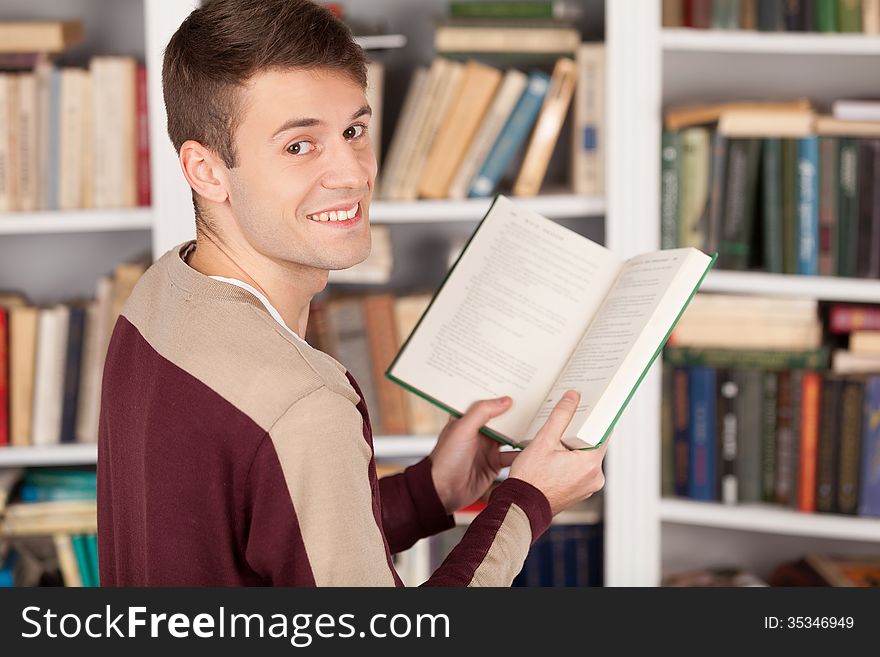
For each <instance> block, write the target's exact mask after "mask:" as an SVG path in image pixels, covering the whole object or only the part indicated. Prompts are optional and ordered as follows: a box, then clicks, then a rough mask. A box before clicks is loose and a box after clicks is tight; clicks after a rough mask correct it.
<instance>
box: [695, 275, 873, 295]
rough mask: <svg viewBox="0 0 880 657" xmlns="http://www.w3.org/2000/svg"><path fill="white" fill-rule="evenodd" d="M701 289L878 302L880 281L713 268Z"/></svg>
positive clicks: (705, 290)
mask: <svg viewBox="0 0 880 657" xmlns="http://www.w3.org/2000/svg"><path fill="white" fill-rule="evenodd" d="M700 290H701V291H703V292H729V293H738V294H761V295H771V296H781V297H802V298H809V299H821V300H824V301H854V302H864V303H880V280H876V279H859V278H840V277H834V276H796V275H792V274H765V273H762V272H739V271H720V270H716V271H710V272H709V275H708V276H706V280H705V281H703V285H702V286H700Z"/></svg>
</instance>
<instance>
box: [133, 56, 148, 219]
mask: <svg viewBox="0 0 880 657" xmlns="http://www.w3.org/2000/svg"><path fill="white" fill-rule="evenodd" d="M135 81H136V86H135V108H136V109H137V204H138V205H140V206H149V205H150V203H151V200H150V129H149V123H148V121H147V69H146V68H144V67H143V66H138V68H137V73H136V77H135Z"/></svg>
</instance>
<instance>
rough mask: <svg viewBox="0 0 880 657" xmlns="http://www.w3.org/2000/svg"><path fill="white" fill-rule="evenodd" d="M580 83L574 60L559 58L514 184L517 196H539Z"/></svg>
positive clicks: (514, 191)
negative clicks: (577, 83)
mask: <svg viewBox="0 0 880 657" xmlns="http://www.w3.org/2000/svg"><path fill="white" fill-rule="evenodd" d="M576 82H577V65H576V64H575V63H574V60H573V59H569V58H567V57H562V58H560V59H558V60H557V61H556V65H555V66H554V67H553V74H552V75H551V76H550V87H549V89H547V94H546V95H545V96H544V102H543V104H542V105H541V111H540V112H539V113H538V118H537V120H536V121H535V129H534V131H533V132H532V136H531V139H530V140H529V145H528V147H527V148H526V152H525V155H524V156H523V161H522V164H521V165H520V169H519V173H518V174H517V177H516V180H515V181H514V183H513V193H514V194H516V195H517V196H535V195H536V194H537V193H538V192H539V191H540V189H541V185H542V183H543V182H544V176H545V175H546V173H547V167H548V165H549V164H550V157H551V156H552V155H553V149H554V148H555V146H556V142H557V141H558V139H559V133H560V132H561V130H562V124H563V122H564V121H565V117H566V115H567V114H568V107H569V105H570V104H571V98H572V95H573V94H574V88H575V84H576Z"/></svg>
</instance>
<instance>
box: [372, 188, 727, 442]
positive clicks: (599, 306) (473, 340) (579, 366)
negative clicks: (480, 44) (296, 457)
mask: <svg viewBox="0 0 880 657" xmlns="http://www.w3.org/2000/svg"><path fill="white" fill-rule="evenodd" d="M714 262H715V256H714V255H713V256H712V257H710V256H708V255H706V254H705V253H702V252H701V251H698V250H697V249H694V248H685V249H669V250H664V251H655V252H653V253H646V254H643V255H638V256H635V257H633V258H630V259H629V260H624V259H623V258H621V257H619V256H617V255H616V254H614V253H612V252H611V251H610V250H609V249H606V248H605V247H603V246H601V245H599V244H597V243H595V242H593V241H591V240H589V239H587V238H586V237H583V236H581V235H579V234H577V233H575V232H574V231H571V230H569V229H567V228H565V227H563V226H560V225H559V224H557V223H555V222H553V221H551V220H549V219H547V218H545V217H542V216H541V215H539V214H537V213H535V212H532V211H530V210H528V209H525V208H522V207H520V206H518V205H516V204H515V203H513V202H512V201H511V200H510V199H508V198H506V197H504V196H497V197H496V198H495V202H494V203H493V204H492V207H491V208H490V209H489V212H488V213H487V214H486V216H485V217H484V218H483V220H482V221H481V222H480V225H479V226H478V227H477V229H476V230H475V231H474V233H473V235H472V236H471V238H470V240H469V241H468V243H467V244H466V245H465V248H464V250H463V251H462V253H461V255H460V256H459V258H458V260H457V261H456V262H455V264H454V265H453V266H452V268H451V269H450V271H449V274H448V275H447V277H446V279H445V280H444V282H443V284H442V285H441V286H440V289H439V290H438V291H437V292H436V293H435V295H434V298H433V300H432V301H431V304H430V306H428V309H427V310H426V311H425V313H424V315H422V318H421V319H420V320H419V323H418V324H417V325H416V327H415V329H413V332H412V333H411V334H410V336H409V338H408V339H407V341H406V342H405V343H404V345H403V347H401V349H400V352H399V353H398V354H397V356H396V358H395V359H394V361H393V362H392V363H391V365H390V366H389V368H388V371H387V372H386V373H385V375H386V376H387V377H388V378H389V379H391V380H392V381H395V382H396V383H398V384H400V385H402V386H404V387H405V388H407V389H409V390H410V391H411V392H414V393H416V394H417V395H420V396H421V397H424V398H425V399H427V400H428V401H430V402H432V403H434V404H436V405H437V406H440V407H441V408H443V409H445V410H446V411H448V412H449V413H451V414H453V415H456V416H461V415H462V414H463V413H464V411H465V410H467V408H468V407H469V406H470V405H471V404H472V403H473V402H475V401H477V400H479V399H487V398H492V397H500V396H502V395H509V396H510V397H511V398H512V400H513V403H512V404H511V406H510V408H508V410H507V411H506V412H505V413H503V414H502V415H500V416H498V417H496V418H494V419H492V420H491V421H490V422H489V423H488V424H487V425H486V426H485V427H483V429H481V431H482V432H483V433H485V434H487V435H489V436H491V437H493V438H495V439H496V440H499V441H501V442H504V443H507V444H510V445H513V446H515V447H523V446H525V444H527V443H528V442H529V441H530V440H531V439H532V438H534V436H535V434H536V433H537V432H538V430H539V429H540V428H541V427H542V426H543V424H544V422H545V421H546V420H547V418H548V417H549V415H550V412H551V411H552V410H553V407H554V406H555V405H556V404H557V402H558V401H559V400H560V398H561V397H562V395H563V394H564V393H565V391H566V390H568V389H570V388H573V389H576V390H578V391H579V392H580V394H581V400H580V404H579V406H578V409H577V412H576V414H575V416H574V418H573V419H572V422H571V424H570V425H569V428H568V432H567V434H566V436H565V437H564V438H563V442H564V444H565V445H566V446H567V447H569V448H570V449H583V448H590V447H595V446H598V445H600V444H601V443H603V442H604V441H605V439H606V438H607V437H608V435H609V434H610V433H611V430H612V428H613V427H614V424H615V423H616V422H617V419H618V418H619V417H620V414H621V413H622V412H623V409H624V408H625V407H626V404H627V403H628V402H629V399H630V398H631V397H632V395H633V393H634V392H635V390H636V388H637V387H638V384H639V383H640V382H641V380H642V378H644V376H645V373H646V372H647V371H648V368H649V367H650V366H651V363H652V362H653V361H654V359H655V358H656V357H657V355H658V354H659V353H660V350H661V349H662V348H663V345H664V343H665V342H666V340H667V339H668V337H669V334H670V333H671V332H672V328H673V327H674V326H675V323H676V322H677V321H678V318H679V317H680V316H681V313H682V312H683V311H684V309H685V307H686V306H687V304H688V302H689V301H690V300H691V298H692V297H693V295H694V294H695V293H696V291H697V288H698V287H699V286H700V283H701V282H702V280H703V277H704V276H705V275H706V272H708V271H709V269H710V268H711V266H712V264H713V263H714Z"/></svg>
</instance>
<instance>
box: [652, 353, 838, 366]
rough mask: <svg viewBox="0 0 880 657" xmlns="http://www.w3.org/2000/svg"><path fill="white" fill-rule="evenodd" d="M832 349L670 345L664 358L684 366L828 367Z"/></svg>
mask: <svg viewBox="0 0 880 657" xmlns="http://www.w3.org/2000/svg"><path fill="white" fill-rule="evenodd" d="M829 354H830V351H829V349H828V347H822V348H820V349H816V350H814V351H780V350H773V351H769V350H768V351H764V350H758V349H719V348H714V347H667V348H666V351H665V352H664V354H663V359H664V362H669V363H671V364H673V365H678V366H684V367H697V366H703V367H743V368H755V369H762V370H773V371H779V370H787V369H794V368H799V369H811V370H822V369H827V368H828V363H829V357H830V356H829Z"/></svg>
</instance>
